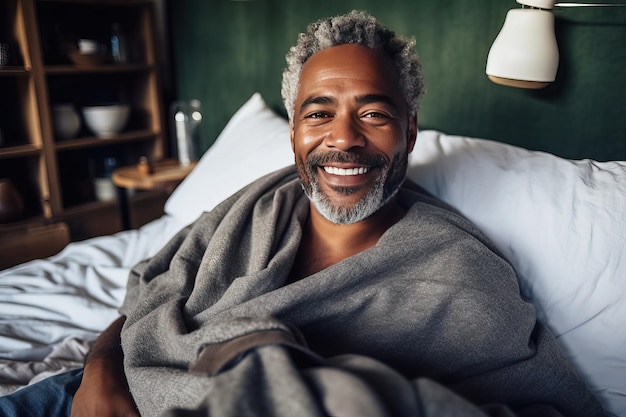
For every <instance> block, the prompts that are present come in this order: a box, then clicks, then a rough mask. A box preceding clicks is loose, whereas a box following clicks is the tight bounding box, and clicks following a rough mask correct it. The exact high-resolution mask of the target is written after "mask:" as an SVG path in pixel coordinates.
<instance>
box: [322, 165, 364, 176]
mask: <svg viewBox="0 0 626 417" xmlns="http://www.w3.org/2000/svg"><path fill="white" fill-rule="evenodd" d="M324 171H326V172H328V173H329V174H333V175H362V174H365V173H366V172H367V171H369V169H368V168H365V167H360V168H349V169H345V168H337V167H324Z"/></svg>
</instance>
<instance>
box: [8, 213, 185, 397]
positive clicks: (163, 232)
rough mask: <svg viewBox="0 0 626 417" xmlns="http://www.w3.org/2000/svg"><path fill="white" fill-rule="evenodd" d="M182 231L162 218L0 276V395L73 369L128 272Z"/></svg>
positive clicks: (107, 317) (111, 311)
mask: <svg viewBox="0 0 626 417" xmlns="http://www.w3.org/2000/svg"><path fill="white" fill-rule="evenodd" d="M183 226H184V225H183V224H181V223H180V221H178V220H177V219H174V218H172V217H170V216H162V217H161V218H159V219H157V220H155V221H154V222H152V223H148V224H146V225H145V226H143V227H142V228H140V229H137V230H128V231H124V232H121V233H118V234H115V235H110V236H103V237H97V238H92V239H88V240H85V241H81V242H74V243H71V244H70V245H68V246H67V247H66V248H65V249H64V250H63V251H61V252H60V253H59V254H57V255H55V256H53V257H51V258H48V259H39V260H34V261H31V262H27V263H25V264H22V265H18V266H15V267H13V268H9V269H6V270H3V271H0V395H5V394H9V393H11V392H13V391H15V390H17V389H19V388H22V387H24V386H26V385H29V384H33V383H35V382H37V381H40V380H41V379H43V378H45V377H48V376H50V375H54V374H57V373H60V372H65V371H67V370H70V369H75V368H79V367H81V366H82V365H83V363H84V358H85V354H86V352H87V351H88V349H89V347H90V346H91V343H92V342H93V341H94V340H95V339H96V338H97V337H98V335H99V334H100V332H101V331H102V330H103V329H105V328H106V327H108V326H109V325H110V324H111V322H113V320H115V319H116V318H117V317H118V316H119V314H118V311H117V310H118V308H119V306H120V305H121V304H122V301H123V299H124V296H125V294H126V284H127V281H128V272H129V270H130V268H131V267H132V266H134V265H135V264H136V263H137V262H139V261H140V260H142V259H145V258H148V257H151V256H154V254H155V253H156V252H157V251H158V250H159V249H161V248H162V247H163V245H165V243H166V242H167V241H168V240H169V239H171V237H172V236H173V235H175V234H176V233H177V232H178V231H179V230H180V229H181V228H182V227H183Z"/></svg>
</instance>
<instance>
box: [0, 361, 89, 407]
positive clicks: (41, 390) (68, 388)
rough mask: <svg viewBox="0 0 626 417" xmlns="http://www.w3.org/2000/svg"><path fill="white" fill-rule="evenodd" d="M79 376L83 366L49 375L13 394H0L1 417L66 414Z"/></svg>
mask: <svg viewBox="0 0 626 417" xmlns="http://www.w3.org/2000/svg"><path fill="white" fill-rule="evenodd" d="M82 378H83V370H82V368H81V369H75V370H73V371H69V372H65V373H62V374H59V375H54V376H51V377H49V378H46V379H44V380H42V381H39V382H37V383H36V384H33V385H29V386H27V387H25V388H22V389H20V390H19V391H16V392H14V393H13V394H10V395H6V396H4V397H0V415H1V416H3V417H26V416H28V417H31V416H32V417H62V416H68V417H69V415H70V409H71V406H72V399H73V398H74V393H75V392H76V390H77V389H78V386H79V385H80V381H81V380H82Z"/></svg>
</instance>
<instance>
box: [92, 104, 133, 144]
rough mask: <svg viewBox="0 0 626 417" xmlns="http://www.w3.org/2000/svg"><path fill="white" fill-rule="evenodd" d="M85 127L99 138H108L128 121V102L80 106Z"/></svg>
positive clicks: (120, 129) (121, 128)
mask: <svg viewBox="0 0 626 417" xmlns="http://www.w3.org/2000/svg"><path fill="white" fill-rule="evenodd" d="M82 111H83V117H84V118H85V124H86V125H87V127H88V128H89V129H90V130H91V131H92V132H93V133H94V134H95V135H96V136H97V137H99V138H103V139H106V138H110V137H113V136H115V135H117V134H118V133H120V132H121V131H122V130H123V129H124V128H125V127H126V123H127V122H128V116H129V115H130V106H129V105H128V104H103V105H98V106H85V107H83V108H82Z"/></svg>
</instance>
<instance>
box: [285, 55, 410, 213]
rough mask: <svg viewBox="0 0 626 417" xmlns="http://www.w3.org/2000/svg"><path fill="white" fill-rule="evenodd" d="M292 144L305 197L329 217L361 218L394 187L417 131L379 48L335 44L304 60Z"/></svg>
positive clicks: (387, 196) (400, 175) (387, 60)
mask: <svg viewBox="0 0 626 417" xmlns="http://www.w3.org/2000/svg"><path fill="white" fill-rule="evenodd" d="M292 124H293V125H292V129H291V144H292V147H293V150H294V153H295V161H296V166H297V168H298V173H299V175H300V180H301V181H302V185H303V188H304V190H305V192H306V194H307V196H308V197H309V198H310V199H311V201H312V202H313V204H314V206H315V207H316V208H317V210H318V211H319V212H320V213H321V214H322V215H324V217H326V218H327V219H328V220H330V221H332V222H333V223H342V224H348V223H355V222H358V221H360V220H363V219H365V218H367V217H369V216H370V215H372V214H373V213H374V212H376V211H377V210H378V209H379V208H380V207H382V206H383V205H385V204H386V203H387V201H389V199H390V198H391V197H392V196H393V195H394V194H395V192H396V190H397V189H398V187H399V186H400V184H401V183H402V181H403V180H404V177H405V175H406V167H407V158H408V154H409V153H410V152H411V151H412V150H413V145H414V144H415V135H416V133H417V127H416V120H415V119H414V118H412V120H409V118H408V111H407V105H406V101H405V99H404V97H403V96H402V93H401V90H400V88H399V86H398V82H397V75H396V71H395V69H394V67H393V64H392V63H391V61H390V60H389V59H388V58H387V57H386V56H384V55H383V54H381V53H379V52H376V51H373V50H371V49H368V48H366V47H363V46H360V45H341V46H335V47H332V48H328V49H324V50H322V51H320V52H318V53H316V54H315V55H313V56H312V57H311V58H310V59H309V60H308V61H307V62H306V63H305V64H304V66H303V68H302V74H301V77H300V86H299V90H298V95H297V97H296V109H295V114H294V118H293V121H292Z"/></svg>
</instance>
